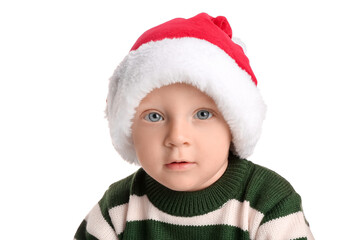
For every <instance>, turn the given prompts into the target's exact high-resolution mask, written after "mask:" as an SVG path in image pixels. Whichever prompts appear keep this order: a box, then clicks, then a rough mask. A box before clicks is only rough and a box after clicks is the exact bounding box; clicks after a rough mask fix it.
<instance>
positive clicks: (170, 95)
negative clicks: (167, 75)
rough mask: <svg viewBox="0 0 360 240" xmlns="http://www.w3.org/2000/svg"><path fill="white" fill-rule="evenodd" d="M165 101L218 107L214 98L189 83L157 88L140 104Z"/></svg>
mask: <svg viewBox="0 0 360 240" xmlns="http://www.w3.org/2000/svg"><path fill="white" fill-rule="evenodd" d="M164 101H172V103H177V102H179V101H181V103H183V104H187V105H192V104H193V105H195V104H198V103H206V104H208V105H211V106H213V107H217V105H216V103H215V101H214V99H213V98H212V97H210V96H209V95H208V94H206V93H205V92H202V91H200V90H199V89H198V88H197V87H196V86H193V85H191V84H187V83H173V84H170V85H164V86H161V87H159V88H155V89H153V90H152V91H150V92H149V93H148V94H147V95H146V96H145V97H144V98H143V99H142V100H141V102H140V104H146V103H151V102H164Z"/></svg>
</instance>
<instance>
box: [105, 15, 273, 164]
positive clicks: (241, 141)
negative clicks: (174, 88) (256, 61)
mask: <svg viewBox="0 0 360 240" xmlns="http://www.w3.org/2000/svg"><path fill="white" fill-rule="evenodd" d="M173 83H187V84H191V85H193V86H194V87H196V88H198V89H199V90H200V91H202V92H204V93H206V94H207V95H208V96H210V97H211V98H212V99H213V100H214V101H215V103H216V104H217V107H218V109H219V111H220V112H221V113H222V115H223V117H224V119H225V120H226V122H227V123H228V125H229V128H230V130H231V133H232V137H233V138H232V148H231V150H232V152H233V154H235V155H238V156H239V157H241V158H246V157H248V156H249V155H251V154H252V152H253V149H254V147H255V145H256V142H257V141H258V139H259V136H260V132H261V126H262V122H263V120H264V118H265V112H266V106H265V104H264V102H263V99H262V97H261V95H260V93H259V90H258V88H257V80H256V78H255V75H254V73H253V71H252V70H251V67H250V64H249V60H248V58H247V56H246V55H245V53H244V50H243V48H242V47H241V46H240V45H239V44H237V43H235V42H234V39H232V30H231V27H230V25H229V23H228V21H227V20H226V18H225V17H223V16H219V17H216V18H213V17H211V16H209V15H208V14H206V13H201V14H198V15H196V16H195V17H192V18H189V19H183V18H176V19H173V20H171V21H168V22H165V23H163V24H161V25H159V26H156V27H154V28H152V29H150V30H148V31H146V32H145V33H144V34H142V35H141V36H140V38H139V39H138V40H137V41H136V43H135V44H134V46H133V47H132V48H131V51H130V52H129V54H128V55H127V56H126V57H125V58H124V60H123V61H122V62H121V63H120V65H119V66H118V67H117V68H116V70H115V71H114V74H113V76H112V77H111V78H110V85H109V93H108V97H107V107H106V115H107V118H108V120H109V128H110V134H111V138H112V142H113V145H114V147H115V149H116V150H117V151H118V152H119V154H120V155H121V156H122V158H123V159H125V160H126V161H128V162H130V163H135V164H139V162H138V160H137V157H136V153H135V149H134V146H133V143H132V138H131V125H132V119H133V117H134V115H135V112H136V111H135V109H136V107H137V106H138V105H139V104H140V101H141V100H142V99H143V98H144V97H145V96H146V95H147V94H148V93H150V92H151V91H152V90H154V89H155V88H160V87H162V86H165V85H170V84H173Z"/></svg>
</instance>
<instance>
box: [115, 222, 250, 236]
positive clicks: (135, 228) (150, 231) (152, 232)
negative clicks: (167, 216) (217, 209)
mask: <svg viewBox="0 0 360 240" xmlns="http://www.w3.org/2000/svg"><path fill="white" fill-rule="evenodd" d="M119 239H120V240H121V239H132V240H144V239H162V240H174V239H186V240H192V239H194V240H209V239H217V240H229V239H234V240H236V239H238V240H249V239H250V237H249V233H248V232H247V231H243V230H241V229H239V228H236V227H232V226H228V225H212V226H179V225H173V224H168V223H163V222H159V221H154V220H144V221H133V222H127V224H126V228H125V232H124V233H122V234H120V235H119Z"/></svg>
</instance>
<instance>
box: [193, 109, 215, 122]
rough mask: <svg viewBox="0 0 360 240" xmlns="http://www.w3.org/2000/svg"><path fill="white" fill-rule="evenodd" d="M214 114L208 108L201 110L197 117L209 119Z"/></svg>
mask: <svg viewBox="0 0 360 240" xmlns="http://www.w3.org/2000/svg"><path fill="white" fill-rule="evenodd" d="M212 116H213V115H212V113H211V112H209V111H206V110H200V111H198V112H197V113H196V118H198V119H201V120H205V119H209V118H211V117H212Z"/></svg>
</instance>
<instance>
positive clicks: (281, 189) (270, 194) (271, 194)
mask: <svg viewBox="0 0 360 240" xmlns="http://www.w3.org/2000/svg"><path fill="white" fill-rule="evenodd" d="M249 165H250V166H251V167H250V168H249V172H248V177H247V180H246V182H245V186H244V195H243V199H244V200H246V201H248V202H250V205H251V206H252V207H254V208H256V209H257V210H259V211H261V212H263V213H265V212H267V211H269V210H270V209H272V208H273V207H275V206H276V205H277V204H279V203H280V202H282V201H286V200H287V199H292V201H293V200H295V201H301V200H300V196H299V195H298V194H297V193H296V191H295V190H294V188H293V187H292V185H291V184H290V183H289V182H288V181H287V180H286V179H285V178H284V177H282V176H281V175H279V174H278V173H276V172H275V171H273V170H270V169H268V168H266V167H263V166H260V165H257V164H254V163H252V162H250V161H249ZM296 199H298V200H296Z"/></svg>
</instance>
